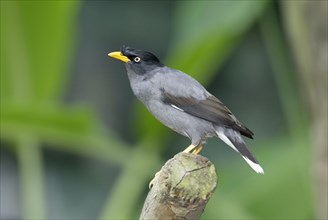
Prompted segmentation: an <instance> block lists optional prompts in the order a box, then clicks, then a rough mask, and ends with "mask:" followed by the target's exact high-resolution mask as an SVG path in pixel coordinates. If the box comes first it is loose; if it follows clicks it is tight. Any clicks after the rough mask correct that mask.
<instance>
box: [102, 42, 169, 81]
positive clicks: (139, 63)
mask: <svg viewBox="0 0 328 220" xmlns="http://www.w3.org/2000/svg"><path fill="white" fill-rule="evenodd" d="M108 55H109V56H111V57H113V58H116V59H119V60H121V61H123V62H125V63H126V65H127V66H128V67H129V68H130V69H131V70H133V71H134V72H135V73H136V74H138V75H144V74H146V73H148V72H150V71H151V70H153V69H155V68H157V67H163V66H164V65H163V64H162V63H161V62H160V61H159V59H158V58H157V57H156V56H155V55H154V54H152V53H150V52H147V51H142V50H137V49H133V48H131V47H127V46H122V47H121V51H120V52H112V53H109V54H108Z"/></svg>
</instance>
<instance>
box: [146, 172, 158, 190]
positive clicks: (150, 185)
mask: <svg viewBox="0 0 328 220" xmlns="http://www.w3.org/2000/svg"><path fill="white" fill-rule="evenodd" d="M160 172H161V171H158V172H157V173H156V174H155V177H154V178H153V179H152V180H151V181H150V183H149V185H148V187H149V189H151V188H153V186H154V183H155V181H156V179H157V178H158V175H159V174H160Z"/></svg>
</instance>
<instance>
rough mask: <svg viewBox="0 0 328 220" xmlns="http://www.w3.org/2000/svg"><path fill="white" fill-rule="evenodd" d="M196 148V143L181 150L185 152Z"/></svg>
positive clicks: (190, 151)
mask: <svg viewBox="0 0 328 220" xmlns="http://www.w3.org/2000/svg"><path fill="white" fill-rule="evenodd" d="M196 148H197V145H193V144H191V145H189V146H188V147H187V148H186V149H185V150H184V151H183V152H185V153H192V152H193V151H194V150H195V149H196Z"/></svg>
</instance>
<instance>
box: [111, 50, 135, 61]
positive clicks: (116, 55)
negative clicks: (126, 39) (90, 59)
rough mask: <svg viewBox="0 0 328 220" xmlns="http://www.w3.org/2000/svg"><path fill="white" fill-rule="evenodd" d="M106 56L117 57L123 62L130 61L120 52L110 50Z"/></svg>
mask: <svg viewBox="0 0 328 220" xmlns="http://www.w3.org/2000/svg"><path fill="white" fill-rule="evenodd" d="M108 56H110V57H113V58H115V59H118V60H120V61H123V62H124V63H127V62H129V61H131V60H130V59H129V58H128V57H126V56H124V55H123V54H122V53H121V52H119V51H118V52H111V53H109V54H108Z"/></svg>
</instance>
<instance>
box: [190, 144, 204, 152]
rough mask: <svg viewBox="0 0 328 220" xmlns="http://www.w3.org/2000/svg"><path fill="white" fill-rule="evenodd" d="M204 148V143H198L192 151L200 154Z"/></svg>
mask: <svg viewBox="0 0 328 220" xmlns="http://www.w3.org/2000/svg"><path fill="white" fill-rule="evenodd" d="M202 149H203V146H202V145H198V146H197V147H196V148H195V149H194V150H193V151H192V152H191V153H192V154H198V153H199V152H200V151H201V150H202Z"/></svg>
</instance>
